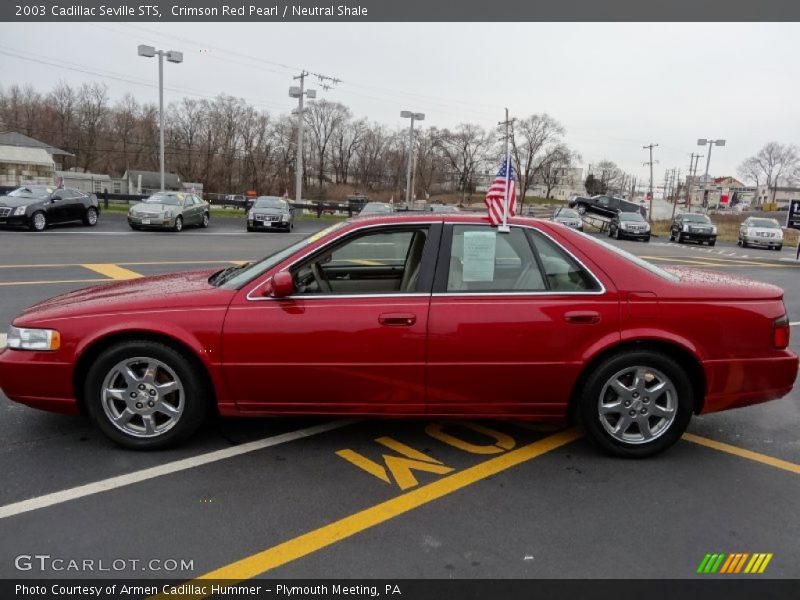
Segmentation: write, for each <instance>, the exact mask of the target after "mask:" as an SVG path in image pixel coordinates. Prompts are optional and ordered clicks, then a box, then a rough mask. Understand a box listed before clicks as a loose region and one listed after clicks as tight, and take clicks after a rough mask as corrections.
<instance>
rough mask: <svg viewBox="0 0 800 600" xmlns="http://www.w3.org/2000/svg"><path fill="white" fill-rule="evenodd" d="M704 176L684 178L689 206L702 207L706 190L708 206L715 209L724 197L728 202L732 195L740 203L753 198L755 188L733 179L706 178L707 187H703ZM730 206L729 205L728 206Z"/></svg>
mask: <svg viewBox="0 0 800 600" xmlns="http://www.w3.org/2000/svg"><path fill="white" fill-rule="evenodd" d="M705 181H706V180H705V175H699V176H696V177H688V176H687V177H686V185H687V186H689V189H690V190H691V202H690V203H691V206H697V207H700V206H702V205H703V194H704V191H705V189H706V187H707V188H708V206H710V207H716V206H718V205H719V204H720V200H722V199H723V197H724V196H727V197H728V202H730V201H731V200H732V199H733V197H734V194H735V195H736V197H737V198H738V200H739V201H741V202H749V201H751V200H752V199H753V197H754V196H755V192H756V188H754V187H749V186H747V185H745V184H744V183H742V182H741V181H739V180H738V179H736V178H735V177H731V176H725V177H711V176H709V178H708V186H706V185H705ZM728 206H730V204H728Z"/></svg>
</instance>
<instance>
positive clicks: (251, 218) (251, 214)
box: [247, 210, 255, 221]
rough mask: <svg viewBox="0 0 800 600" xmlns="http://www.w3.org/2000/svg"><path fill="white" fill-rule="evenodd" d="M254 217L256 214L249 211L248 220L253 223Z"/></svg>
mask: <svg viewBox="0 0 800 600" xmlns="http://www.w3.org/2000/svg"><path fill="white" fill-rule="evenodd" d="M253 215H255V213H254V212H253V211H252V210H251V211H248V213H247V218H248V219H250V220H251V221H252V220H253Z"/></svg>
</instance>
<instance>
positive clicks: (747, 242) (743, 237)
mask: <svg viewBox="0 0 800 600" xmlns="http://www.w3.org/2000/svg"><path fill="white" fill-rule="evenodd" d="M739 245H740V246H741V247H742V248H747V247H748V246H764V247H765V248H772V249H773V250H780V249H781V248H783V230H781V226H780V223H778V221H776V220H775V219H765V218H763V217H747V218H746V219H745V220H744V221H742V224H741V225H740V226H739Z"/></svg>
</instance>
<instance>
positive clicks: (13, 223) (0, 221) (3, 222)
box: [0, 215, 31, 227]
mask: <svg viewBox="0 0 800 600" xmlns="http://www.w3.org/2000/svg"><path fill="white" fill-rule="evenodd" d="M30 221H31V218H30V217H29V216H28V215H18V216H16V217H15V216H11V215H9V216H7V217H0V227H27V226H28V225H29V224H30Z"/></svg>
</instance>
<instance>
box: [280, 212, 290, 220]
mask: <svg viewBox="0 0 800 600" xmlns="http://www.w3.org/2000/svg"><path fill="white" fill-rule="evenodd" d="M281 218H282V219H283V220H284V221H288V220H289V213H283V214H282V215H281Z"/></svg>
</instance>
